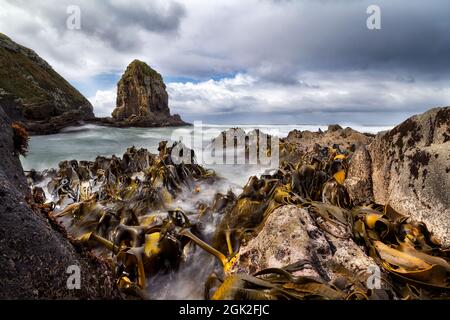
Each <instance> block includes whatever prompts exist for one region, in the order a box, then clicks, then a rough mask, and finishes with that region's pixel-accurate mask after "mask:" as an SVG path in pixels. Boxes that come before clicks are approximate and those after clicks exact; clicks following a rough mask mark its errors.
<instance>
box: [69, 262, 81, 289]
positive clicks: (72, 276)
mask: <svg viewBox="0 0 450 320" xmlns="http://www.w3.org/2000/svg"><path fill="white" fill-rule="evenodd" d="M66 273H67V274H69V277H68V278H67V281H66V286H67V289H69V290H75V289H77V290H79V289H81V269H80V267H79V266H77V265H70V266H68V267H67V269H66Z"/></svg>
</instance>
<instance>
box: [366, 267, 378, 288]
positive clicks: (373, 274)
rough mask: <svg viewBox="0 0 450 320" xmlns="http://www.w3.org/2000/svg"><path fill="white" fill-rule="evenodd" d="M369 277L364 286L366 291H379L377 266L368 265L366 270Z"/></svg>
mask: <svg viewBox="0 0 450 320" xmlns="http://www.w3.org/2000/svg"><path fill="white" fill-rule="evenodd" d="M367 272H368V273H369V274H370V276H369V277H368V278H367V281H366V286H367V288H368V289H371V290H373V289H381V269H380V267H379V266H377V265H375V264H374V265H370V266H369V268H368V269H367Z"/></svg>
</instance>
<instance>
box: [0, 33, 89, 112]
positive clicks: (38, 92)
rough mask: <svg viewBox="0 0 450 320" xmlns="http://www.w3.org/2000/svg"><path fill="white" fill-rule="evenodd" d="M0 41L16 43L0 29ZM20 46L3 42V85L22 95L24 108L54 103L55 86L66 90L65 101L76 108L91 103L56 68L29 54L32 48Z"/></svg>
mask: <svg viewBox="0 0 450 320" xmlns="http://www.w3.org/2000/svg"><path fill="white" fill-rule="evenodd" d="M0 41H4V42H11V43H14V42H12V40H10V39H9V38H8V37H7V36H5V35H4V34H2V33H0ZM19 47H20V50H19V52H14V51H12V50H8V49H6V48H4V47H3V46H1V44H0V87H1V88H3V89H4V90H6V91H8V92H10V93H12V94H14V95H15V96H17V97H19V98H21V99H22V101H23V103H24V106H25V108H26V107H27V106H33V105H51V104H54V102H53V97H52V95H51V93H52V92H55V91H56V89H60V90H61V91H62V92H63V93H64V97H65V99H66V101H67V102H68V104H69V105H70V106H73V107H74V108H78V107H79V106H80V105H82V104H86V103H88V102H87V100H86V99H85V98H84V97H83V96H82V95H81V93H80V92H78V90H76V89H75V88H74V87H73V86H72V85H70V83H68V82H67V81H66V80H65V79H64V78H63V77H61V76H60V75H59V74H58V73H57V72H55V71H54V70H53V69H51V68H46V67H43V66H40V65H38V64H37V63H36V61H34V59H32V58H31V57H30V56H28V54H30V53H32V51H31V50H30V49H27V48H25V47H22V46H19ZM27 76H31V77H32V79H33V80H34V81H33V80H31V79H27ZM56 107H57V106H56ZM61 111H68V110H61ZM57 113H59V112H57Z"/></svg>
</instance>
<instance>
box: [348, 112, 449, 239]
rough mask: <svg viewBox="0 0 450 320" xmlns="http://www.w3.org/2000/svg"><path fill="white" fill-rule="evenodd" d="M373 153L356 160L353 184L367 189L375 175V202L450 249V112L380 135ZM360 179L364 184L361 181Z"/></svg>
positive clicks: (416, 119) (416, 118)
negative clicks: (410, 220) (422, 225)
mask: <svg viewBox="0 0 450 320" xmlns="http://www.w3.org/2000/svg"><path fill="white" fill-rule="evenodd" d="M368 151H369V152H368V153H364V154H363V155H362V156H361V157H354V158H353V160H352V164H351V166H350V171H352V170H353V171H354V172H358V169H355V168H358V167H362V168H367V164H368V163H371V170H367V171H366V172H365V173H364V172H363V171H361V172H359V174H355V175H352V181H353V182H352V183H353V184H359V185H366V183H367V181H368V177H367V174H366V173H367V172H371V180H372V186H371V187H372V189H373V196H374V201H375V202H377V203H380V204H387V203H389V204H390V206H391V207H392V208H393V209H394V210H396V211H398V212H399V213H401V214H404V215H407V216H411V217H412V218H413V219H415V220H419V221H422V222H424V223H425V224H426V225H427V227H428V229H429V230H431V231H432V232H433V233H434V234H435V236H436V237H437V238H438V239H439V240H440V241H441V242H442V244H443V245H445V246H450V193H449V192H448V190H450V107H445V108H435V109H431V110H429V111H427V112H425V113H423V114H420V115H416V116H413V117H411V118H409V119H407V120H406V121H404V122H403V123H401V124H400V125H398V126H396V127H395V128H393V129H392V130H390V131H387V132H382V133H379V134H378V135H377V136H376V138H375V139H374V141H373V142H372V143H371V144H370V145H369V147H368ZM358 178H359V181H357V180H358Z"/></svg>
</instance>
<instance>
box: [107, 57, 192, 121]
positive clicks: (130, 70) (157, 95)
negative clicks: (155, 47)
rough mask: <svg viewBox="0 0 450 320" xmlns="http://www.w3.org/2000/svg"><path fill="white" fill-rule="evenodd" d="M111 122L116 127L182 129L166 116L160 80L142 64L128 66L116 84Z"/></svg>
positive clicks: (166, 98) (166, 103)
mask: <svg viewBox="0 0 450 320" xmlns="http://www.w3.org/2000/svg"><path fill="white" fill-rule="evenodd" d="M112 121H113V123H115V124H116V125H119V126H142V127H147V126H149V127H152V126H163V125H185V124H186V123H185V122H183V121H182V120H181V118H180V116H179V115H173V116H171V115H170V110H169V96H168V94H167V91H166V85H165V84H164V81H163V78H162V76H161V75H160V74H159V73H158V72H156V71H155V70H153V69H152V68H151V67H149V66H148V65H147V64H146V63H145V62H142V61H139V60H134V61H133V62H131V63H130V64H129V65H128V67H127V69H126V71H125V73H124V74H123V75H122V78H121V79H120V81H119V82H118V84H117V106H116V108H115V109H114V111H113V112H112Z"/></svg>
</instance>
